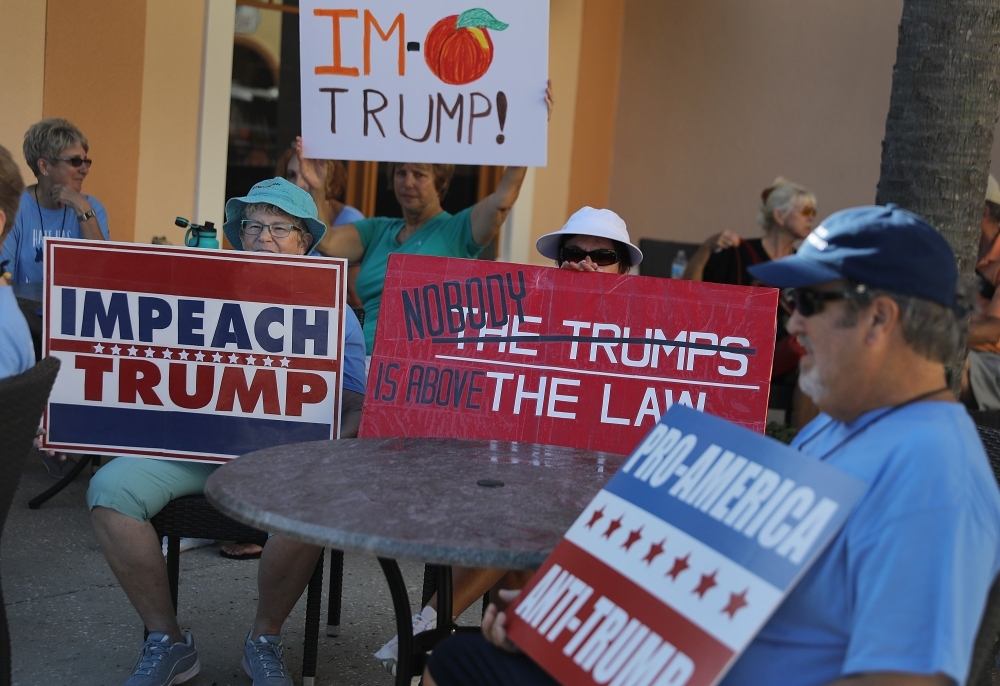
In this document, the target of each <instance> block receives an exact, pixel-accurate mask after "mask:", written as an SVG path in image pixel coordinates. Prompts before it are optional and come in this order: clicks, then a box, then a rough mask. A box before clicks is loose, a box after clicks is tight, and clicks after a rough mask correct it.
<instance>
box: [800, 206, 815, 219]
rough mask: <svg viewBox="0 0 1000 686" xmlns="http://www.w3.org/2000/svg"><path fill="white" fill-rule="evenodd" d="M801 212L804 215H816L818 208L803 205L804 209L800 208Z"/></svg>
mask: <svg viewBox="0 0 1000 686" xmlns="http://www.w3.org/2000/svg"><path fill="white" fill-rule="evenodd" d="M799 214H801V215H802V216H803V217H815V216H816V208H815V207H803V208H802V209H800V210H799Z"/></svg>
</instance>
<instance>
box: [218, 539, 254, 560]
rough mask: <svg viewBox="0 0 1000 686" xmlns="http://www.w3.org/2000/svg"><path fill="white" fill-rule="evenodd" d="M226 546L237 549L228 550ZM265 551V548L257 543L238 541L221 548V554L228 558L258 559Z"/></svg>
mask: <svg viewBox="0 0 1000 686" xmlns="http://www.w3.org/2000/svg"><path fill="white" fill-rule="evenodd" d="M226 548H236V549H237V550H236V552H228V551H227V550H226ZM263 551H264V549H263V548H262V547H260V546H259V545H257V544H256V543H249V542H247V541H236V542H235V543H231V544H228V545H224V546H222V547H221V548H219V555H221V556H222V557H224V558H226V559H227V560H257V559H260V554H261V553H262V552H263Z"/></svg>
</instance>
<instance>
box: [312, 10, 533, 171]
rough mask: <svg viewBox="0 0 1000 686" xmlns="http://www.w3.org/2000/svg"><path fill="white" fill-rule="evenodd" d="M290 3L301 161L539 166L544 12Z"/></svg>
mask: <svg viewBox="0 0 1000 686" xmlns="http://www.w3.org/2000/svg"><path fill="white" fill-rule="evenodd" d="M470 1H471V0H435V1H434V2H412V1H409V0H378V1H377V2H375V1H372V0H368V1H367V2H365V1H358V2H346V3H345V2H339V1H338V2H330V1H329V0H302V2H300V3H299V32H300V35H299V41H300V46H301V47H300V65H301V66H300V69H301V82H302V137H303V145H304V148H305V153H306V156H307V157H313V158H326V159H352V160H380V161H397V162H443V163H454V164H494V165H519V166H529V165H530V166H545V152H546V132H547V118H548V111H547V108H546V106H545V101H544V97H545V85H546V81H547V78H548V77H547V73H548V35H549V3H548V2H539V1H538V0H504V1H503V2H496V1H495V0H494V1H493V2H488V3H486V4H481V3H479V4H469V2H470Z"/></svg>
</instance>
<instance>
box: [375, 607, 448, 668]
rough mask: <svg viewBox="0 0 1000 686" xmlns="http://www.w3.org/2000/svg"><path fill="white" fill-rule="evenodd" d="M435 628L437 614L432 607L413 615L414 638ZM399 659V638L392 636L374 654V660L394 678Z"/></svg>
mask: <svg viewBox="0 0 1000 686" xmlns="http://www.w3.org/2000/svg"><path fill="white" fill-rule="evenodd" d="M436 628H437V612H436V611H435V610H434V608H433V607H431V606H429V605H428V606H427V607H425V608H424V609H423V610H421V611H420V612H419V613H417V614H415V615H413V635H414V636H416V635H417V634H419V633H422V632H424V631H430V630H431V629H436ZM398 658H399V636H398V635H396V636H393V637H392V639H391V640H390V641H389V642H388V643H386V644H385V645H384V646H382V647H381V648H379V650H378V652H377V653H375V659H376V660H378V661H379V662H381V663H382V666H383V667H385V669H386V671H388V672H389V674H391V675H392V676H396V661H397V660H398Z"/></svg>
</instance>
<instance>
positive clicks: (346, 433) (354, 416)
mask: <svg viewBox="0 0 1000 686" xmlns="http://www.w3.org/2000/svg"><path fill="white" fill-rule="evenodd" d="M364 404H365V396H364V395H362V394H361V393H356V392H354V391H348V390H347V389H344V400H343V402H342V403H341V408H340V437H341V438H357V437H358V428H359V427H360V426H361V408H362V407H364Z"/></svg>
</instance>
